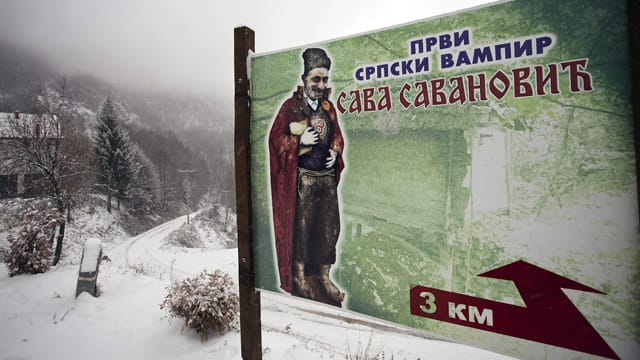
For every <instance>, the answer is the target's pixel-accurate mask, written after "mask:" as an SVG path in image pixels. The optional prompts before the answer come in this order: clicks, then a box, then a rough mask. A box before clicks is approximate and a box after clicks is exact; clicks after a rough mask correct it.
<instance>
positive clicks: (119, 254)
mask: <svg viewBox="0 0 640 360" xmlns="http://www.w3.org/2000/svg"><path fill="white" fill-rule="evenodd" d="M184 222H185V218H178V219H175V220H173V221H169V222H167V223H165V224H162V225H160V226H158V227H156V228H154V229H151V230H149V231H147V232H145V233H143V234H140V235H138V236H136V237H132V238H129V239H124V241H122V242H120V243H119V244H117V245H111V244H105V254H107V255H108V256H109V258H110V259H111V261H110V262H102V264H101V265H100V266H101V267H100V273H99V276H98V284H99V289H100V292H101V294H100V296H99V297H97V298H93V297H91V296H90V295H88V294H86V293H83V294H81V295H80V296H79V297H78V298H75V296H74V295H75V287H76V281H77V276H78V269H79V265H71V264H66V265H62V266H58V267H56V268H53V269H51V270H50V271H49V272H47V273H44V274H39V275H19V276H15V277H9V276H8V275H7V269H6V267H5V266H4V264H3V266H0V304H2V306H1V307H0V360H22V359H25V360H26V359H96V360H100V359H104V360H113V359H136V360H144V359H154V360H159V359H185V360H189V359H241V353H240V332H239V330H232V331H230V332H228V333H226V334H224V335H222V336H220V335H211V336H210V337H209V340H208V341H206V342H204V343H202V342H201V341H200V336H199V334H197V333H196V332H195V331H193V330H189V331H184V332H181V328H182V325H183V321H182V320H181V319H173V320H170V319H169V317H168V314H167V313H166V312H164V311H163V310H160V307H159V305H160V303H161V302H162V300H163V299H164V297H165V295H166V290H165V288H166V287H167V286H168V285H169V284H170V281H171V280H172V279H181V278H184V277H186V276H190V275H193V274H196V273H198V272H200V271H201V270H202V269H207V270H210V271H213V270H215V269H220V270H222V271H225V272H227V273H229V274H230V275H231V276H232V277H233V279H234V281H236V283H237V277H238V275H237V253H236V249H216V248H215V246H213V247H209V248H205V249H202V248H185V247H178V246H175V245H172V244H171V243H170V242H167V238H168V237H169V235H170V234H171V232H173V231H174V230H176V229H178V228H180V226H182V225H183V224H184ZM208 234H209V235H208V236H211V237H216V236H221V235H220V234H218V233H216V232H215V231H214V232H209V233H208ZM222 240H224V239H215V238H211V239H208V242H207V243H208V244H216V243H221V242H223V241H222ZM77 257H78V259H79V257H80V255H79V254H77ZM262 346H263V354H264V355H263V358H264V359H365V357H362V355H364V354H365V353H367V354H368V355H370V356H369V357H366V359H378V360H389V359H395V360H402V359H406V360H417V359H422V360H425V359H444V360H447V359H459V360H467V359H480V360H482V359H511V358H510V357H507V356H503V355H499V354H495V353H491V352H488V351H484V350H480V349H477V348H473V347H470V346H465V345H460V344H455V343H451V342H447V341H440V340H430V339H426V338H424V337H421V336H420V334H418V333H416V332H413V331H410V330H403V329H398V328H395V327H393V326H390V325H389V324H383V323H378V322H376V321H374V320H371V319H367V318H364V317H359V316H357V315H354V314H351V313H345V312H342V311H340V310H338V309H335V308H332V307H328V306H321V305H316V304H313V303H309V302H306V301H300V300H297V299H294V298H291V297H287V296H278V295H273V294H262ZM375 355H377V357H375Z"/></svg>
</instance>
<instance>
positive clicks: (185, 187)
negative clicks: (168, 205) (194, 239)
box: [177, 169, 196, 224]
mask: <svg viewBox="0 0 640 360" xmlns="http://www.w3.org/2000/svg"><path fill="white" fill-rule="evenodd" d="M177 171H178V172H179V173H181V174H184V179H183V180H182V194H183V201H184V204H185V205H186V207H187V224H188V223H189V212H190V211H191V207H190V206H191V187H192V186H191V182H190V181H189V174H191V173H194V172H196V169H188V170H182V169H178V170H177Z"/></svg>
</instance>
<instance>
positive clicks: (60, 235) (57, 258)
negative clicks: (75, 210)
mask: <svg viewBox="0 0 640 360" xmlns="http://www.w3.org/2000/svg"><path fill="white" fill-rule="evenodd" d="M65 225H66V222H65V221H64V220H63V221H62V223H61V224H60V226H59V227H58V240H57V241H56V249H55V250H54V253H53V263H52V265H53V266H56V265H58V261H60V255H62V241H63V240H64V227H65Z"/></svg>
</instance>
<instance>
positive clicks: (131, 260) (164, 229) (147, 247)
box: [124, 217, 189, 280]
mask: <svg viewBox="0 0 640 360" xmlns="http://www.w3.org/2000/svg"><path fill="white" fill-rule="evenodd" d="M182 224H184V217H178V218H176V219H173V220H170V221H167V222H166V223H164V224H161V225H158V226H156V227H155V228H153V229H150V230H148V231H146V232H144V233H142V234H140V235H137V236H135V237H134V238H133V239H132V240H131V242H130V243H129V244H128V245H127V247H126V250H125V255H124V260H125V266H126V267H127V268H129V269H133V270H135V271H141V272H143V273H145V274H146V275H150V276H154V277H158V278H160V279H161V280H162V278H163V274H165V273H167V274H169V275H170V276H172V277H173V278H175V277H176V275H178V276H179V277H181V278H184V277H187V276H189V273H187V272H185V271H182V270H180V269H175V268H173V269H172V264H171V263H172V262H171V260H168V259H166V258H162V257H159V256H158V255H157V252H155V253H154V252H153V250H158V249H160V246H161V244H162V240H163V239H164V238H165V237H166V236H167V235H169V234H170V233H171V232H173V231H175V230H177V229H179V228H180V226H182Z"/></svg>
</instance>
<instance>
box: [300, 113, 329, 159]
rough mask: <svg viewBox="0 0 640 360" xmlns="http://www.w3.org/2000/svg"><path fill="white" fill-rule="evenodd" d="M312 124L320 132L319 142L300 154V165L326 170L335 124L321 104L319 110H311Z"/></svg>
mask: <svg viewBox="0 0 640 360" xmlns="http://www.w3.org/2000/svg"><path fill="white" fill-rule="evenodd" d="M310 124H311V127H312V128H313V129H314V130H315V131H316V132H317V133H318V143H317V144H315V145H313V147H312V148H311V151H309V152H306V153H304V154H303V155H300V157H299V158H298V167H301V168H303V169H307V170H314V171H322V170H326V169H327V157H328V156H329V147H330V143H331V139H332V138H333V130H334V129H333V124H332V123H331V119H330V118H329V114H328V113H327V112H326V111H324V110H323V109H322V107H321V106H319V107H318V110H317V111H311V116H310Z"/></svg>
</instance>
